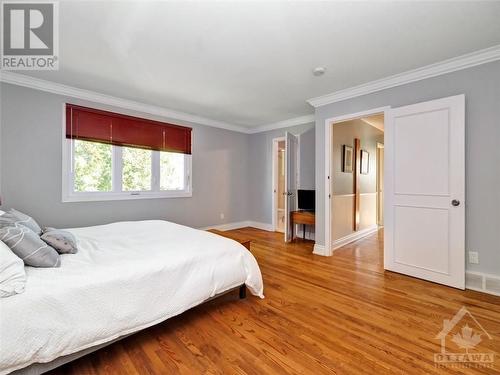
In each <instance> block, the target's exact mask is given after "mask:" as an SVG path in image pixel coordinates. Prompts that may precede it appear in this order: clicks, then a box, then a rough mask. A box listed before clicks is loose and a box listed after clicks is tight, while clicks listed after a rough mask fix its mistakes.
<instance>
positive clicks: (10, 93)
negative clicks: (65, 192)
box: [0, 83, 250, 227]
mask: <svg viewBox="0 0 500 375" xmlns="http://www.w3.org/2000/svg"><path fill="white" fill-rule="evenodd" d="M0 95H1V107H2V108H1V132H2V138H1V147H0V154H1V155H0V160H1V175H2V180H1V183H2V186H1V192H2V198H3V205H2V209H5V208H9V207H16V208H18V209H19V210H21V211H26V212H28V213H31V214H32V215H33V216H34V217H35V218H36V219H37V220H39V221H40V222H41V224H43V225H46V226H56V227H75V226H86V225H96V224H102V223H109V222H113V221H120V220H141V219H167V220H170V221H173V222H177V223H181V224H186V225H190V226H193V227H203V226H209V225H218V224H223V223H225V222H238V221H244V220H248V203H249V200H248V199H246V197H248V178H247V171H248V168H249V159H248V144H249V137H250V136H249V135H247V134H242V133H237V132H232V131H227V130H222V129H217V128H211V127H207V126H199V125H195V124H186V125H190V126H192V127H193V197H192V198H171V199H140V200H133V201H130V200H129V201H107V202H85V203H61V184H62V182H61V181H62V172H61V169H62V166H61V157H62V108H63V103H65V102H67V101H68V102H71V103H75V104H81V105H86V106H92V107H96V108H102V109H107V110H112V111H113V110H115V111H119V112H122V113H127V114H131V115H137V116H142V117H147V118H152V119H156V120H164V121H165V120H167V121H168V119H162V118H159V117H155V116H149V115H144V114H140V113H133V112H130V111H124V110H121V109H116V108H110V107H106V106H102V105H99V104H95V103H89V102H84V101H80V100H74V99H69V98H66V97H63V96H59V95H53V94H49V93H46V92H42V91H36V90H32V89H28V88H23V87H19V86H13V85H8V84H3V83H2V84H1V86H0ZM220 213H224V214H225V219H224V220H221V219H220Z"/></svg>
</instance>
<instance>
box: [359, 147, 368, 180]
mask: <svg viewBox="0 0 500 375" xmlns="http://www.w3.org/2000/svg"><path fill="white" fill-rule="evenodd" d="M359 173H361V174H368V173H370V153H369V152H368V151H366V150H361V170H360V171H359Z"/></svg>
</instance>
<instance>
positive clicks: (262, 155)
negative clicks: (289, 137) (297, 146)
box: [248, 123, 315, 224]
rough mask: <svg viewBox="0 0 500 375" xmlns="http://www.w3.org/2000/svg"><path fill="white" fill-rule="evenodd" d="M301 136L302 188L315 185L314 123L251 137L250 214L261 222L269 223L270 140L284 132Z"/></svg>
mask: <svg viewBox="0 0 500 375" xmlns="http://www.w3.org/2000/svg"><path fill="white" fill-rule="evenodd" d="M287 131H288V132H290V133H292V134H295V135H300V138H301V151H300V159H301V161H300V175H301V178H300V179H301V185H302V186H303V187H304V188H306V187H307V188H314V183H313V181H314V180H315V174H314V172H312V170H314V169H315V160H314V154H315V147H314V142H311V140H312V139H314V134H313V133H314V123H312V124H305V125H299V126H294V127H290V128H283V129H276V130H271V131H268V132H263V133H256V134H252V135H251V136H250V142H249V160H250V168H249V170H248V175H249V181H248V184H249V196H248V197H249V205H250V206H249V217H250V220H253V221H257V222H261V223H267V224H271V223H272V191H273V190H272V189H273V183H272V173H273V172H272V170H273V169H272V166H273V163H272V161H273V159H272V150H273V139H274V138H278V137H283V136H285V132H287Z"/></svg>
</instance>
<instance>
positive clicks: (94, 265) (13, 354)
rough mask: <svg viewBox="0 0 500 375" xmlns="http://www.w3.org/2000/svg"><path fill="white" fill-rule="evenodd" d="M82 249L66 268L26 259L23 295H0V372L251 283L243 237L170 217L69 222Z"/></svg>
mask: <svg viewBox="0 0 500 375" xmlns="http://www.w3.org/2000/svg"><path fill="white" fill-rule="evenodd" d="M68 231H70V232H71V233H73V234H74V235H75V236H76V238H77V241H78V247H79V252H78V253H77V254H67V255H62V256H61V267H60V268H45V269H43V268H32V267H26V272H27V284H26V291H25V292H24V293H23V294H19V295H15V296H12V297H8V298H2V299H0V374H7V373H9V372H11V371H14V370H16V369H19V368H23V367H26V366H29V365H30V364H32V363H37V362H39V363H46V362H50V361H52V360H54V359H56V358H58V357H60V356H63V355H68V354H72V353H76V352H79V351H81V350H84V349H87V348H90V347H93V346H97V345H101V344H103V343H106V342H109V341H112V340H115V339H116V338H118V337H120V336H124V335H127V334H131V333H133V332H136V331H139V330H141V329H144V328H147V327H149V326H152V325H154V324H157V323H159V322H161V321H163V320H166V319H168V318H170V317H173V316H175V315H178V314H180V313H182V312H183V311H185V310H188V309H189V308H191V307H194V306H196V305H198V304H200V303H202V302H203V301H205V300H207V299H208V298H210V297H213V296H215V295H216V294H219V293H222V292H224V291H226V290H229V289H232V288H234V287H236V286H238V285H242V284H246V286H247V287H248V289H249V290H250V292H251V293H252V294H254V295H256V296H259V297H261V298H263V297H264V295H263V283H262V276H261V273H260V269H259V266H258V264H257V262H256V260H255V258H254V257H253V256H252V254H251V253H250V252H249V251H248V250H247V249H246V248H245V247H243V246H242V245H241V244H239V243H237V242H236V241H233V240H230V239H227V238H224V237H221V236H218V235H215V234H213V233H210V232H205V231H200V230H196V229H192V228H189V227H185V226H182V225H178V224H174V223H170V222H166V221H157V220H155V221H139V222H120V223H113V224H108V225H101V226H94V227H88V228H74V229H68Z"/></svg>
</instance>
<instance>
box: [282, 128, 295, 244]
mask: <svg viewBox="0 0 500 375" xmlns="http://www.w3.org/2000/svg"><path fill="white" fill-rule="evenodd" d="M297 147H298V139H297V137H296V136H295V135H293V134H290V133H288V132H287V133H286V134H285V160H286V166H285V193H284V194H286V197H285V241H286V242H289V241H291V240H292V226H291V224H290V212H292V211H294V210H296V209H297V208H296V201H297Z"/></svg>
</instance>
